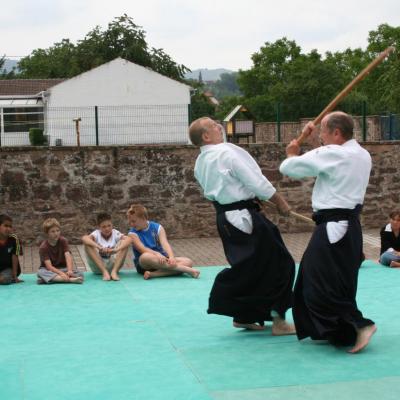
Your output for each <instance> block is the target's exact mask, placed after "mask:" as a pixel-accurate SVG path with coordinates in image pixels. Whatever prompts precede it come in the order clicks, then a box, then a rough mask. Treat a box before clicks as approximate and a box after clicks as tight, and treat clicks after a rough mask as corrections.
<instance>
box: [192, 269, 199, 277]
mask: <svg viewBox="0 0 400 400" xmlns="http://www.w3.org/2000/svg"><path fill="white" fill-rule="evenodd" d="M190 275H191V276H192V278H194V279H197V278H198V277H199V275H200V271H199V270H198V269H192V272H191V273H190Z"/></svg>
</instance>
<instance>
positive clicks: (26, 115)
mask: <svg viewBox="0 0 400 400" xmlns="http://www.w3.org/2000/svg"><path fill="white" fill-rule="evenodd" d="M3 115H4V132H28V131H29V128H42V129H43V127H44V114H43V107H7V108H4V109H3Z"/></svg>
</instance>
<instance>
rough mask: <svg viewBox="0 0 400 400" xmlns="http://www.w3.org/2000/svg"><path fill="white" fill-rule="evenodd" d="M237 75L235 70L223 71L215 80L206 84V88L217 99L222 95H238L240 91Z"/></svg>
mask: <svg viewBox="0 0 400 400" xmlns="http://www.w3.org/2000/svg"><path fill="white" fill-rule="evenodd" d="M237 77H238V73H237V72H232V73H223V74H221V76H220V78H219V79H218V80H217V81H216V82H213V83H210V84H207V85H206V86H207V89H209V90H210V91H211V92H212V93H213V94H214V96H215V97H216V98H217V99H219V100H221V99H223V98H224V97H229V96H238V95H240V94H241V93H240V89H239V85H238V83H237Z"/></svg>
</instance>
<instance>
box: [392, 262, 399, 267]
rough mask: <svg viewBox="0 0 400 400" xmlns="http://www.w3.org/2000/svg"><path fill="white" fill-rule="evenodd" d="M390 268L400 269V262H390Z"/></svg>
mask: <svg viewBox="0 0 400 400" xmlns="http://www.w3.org/2000/svg"><path fill="white" fill-rule="evenodd" d="M390 268H400V262H397V261H390Z"/></svg>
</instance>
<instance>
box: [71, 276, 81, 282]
mask: <svg viewBox="0 0 400 400" xmlns="http://www.w3.org/2000/svg"><path fill="white" fill-rule="evenodd" d="M69 281H70V282H71V283H83V278H82V277H81V276H77V277H73V278H69Z"/></svg>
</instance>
